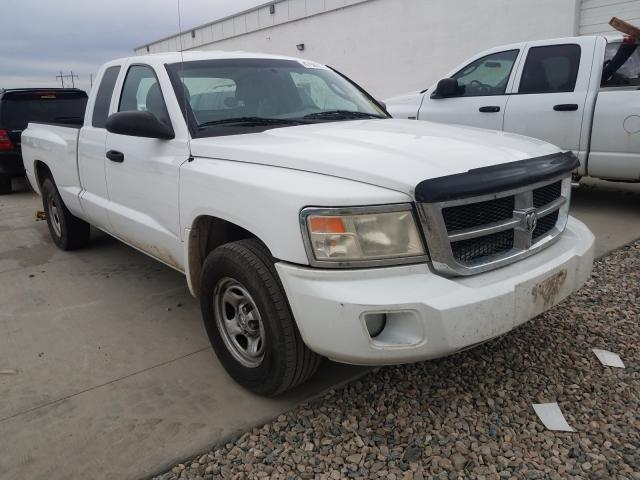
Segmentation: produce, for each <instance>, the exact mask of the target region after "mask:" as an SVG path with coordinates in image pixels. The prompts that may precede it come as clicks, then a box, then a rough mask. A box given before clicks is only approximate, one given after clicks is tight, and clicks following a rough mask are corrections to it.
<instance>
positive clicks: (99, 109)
mask: <svg viewBox="0 0 640 480" xmlns="http://www.w3.org/2000/svg"><path fill="white" fill-rule="evenodd" d="M119 73H120V67H118V66H113V67H109V68H107V69H106V70H105V71H104V75H102V80H101V81H100V87H98V93H97V94H96V100H95V103H94V106H93V117H92V118H91V125H92V126H94V127H96V128H104V127H105V125H106V124H107V117H108V116H109V107H110V106H111V97H112V96H113V89H114V87H115V85H116V80H117V79H118V74H119Z"/></svg>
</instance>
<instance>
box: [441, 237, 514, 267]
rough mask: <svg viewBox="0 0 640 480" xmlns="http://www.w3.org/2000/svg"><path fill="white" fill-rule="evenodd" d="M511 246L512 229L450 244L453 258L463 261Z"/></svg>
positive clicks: (491, 253)
mask: <svg viewBox="0 0 640 480" xmlns="http://www.w3.org/2000/svg"><path fill="white" fill-rule="evenodd" d="M512 248H513V230H504V231H502V232H498V233H492V234H490V235H486V236H484V237H475V238H470V239H468V240H460V241H459V242H454V243H452V244H451V250H452V251H453V256H454V258H455V259H456V260H458V261H459V262H465V263H468V262H472V261H474V260H475V259H477V258H482V257H487V256H490V255H497V254H500V253H503V252H508V251H509V250H511V249H512Z"/></svg>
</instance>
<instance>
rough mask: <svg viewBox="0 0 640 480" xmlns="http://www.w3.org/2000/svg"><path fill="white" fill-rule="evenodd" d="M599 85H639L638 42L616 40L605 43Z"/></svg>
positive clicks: (639, 56) (639, 50)
mask: <svg viewBox="0 0 640 480" xmlns="http://www.w3.org/2000/svg"><path fill="white" fill-rule="evenodd" d="M601 86H602V87H638V86H640V48H639V45H638V44H634V43H622V42H616V43H610V44H608V45H607V49H606V50H605V54H604V66H603V68H602V84H601Z"/></svg>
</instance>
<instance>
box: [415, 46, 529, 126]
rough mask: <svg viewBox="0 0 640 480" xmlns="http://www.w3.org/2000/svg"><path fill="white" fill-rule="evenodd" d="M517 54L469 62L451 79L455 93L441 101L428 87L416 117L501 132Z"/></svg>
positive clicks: (508, 52) (513, 51)
mask: <svg viewBox="0 0 640 480" xmlns="http://www.w3.org/2000/svg"><path fill="white" fill-rule="evenodd" d="M519 55H520V50H519V49H511V50H505V51H501V52H495V53H491V54H489V55H485V56H483V57H480V58H478V59H476V60H473V61H471V62H470V63H469V64H467V65H466V66H465V67H463V68H462V69H460V70H458V71H457V72H456V73H454V74H453V75H452V76H451V78H454V79H456V80H457V82H458V86H459V93H458V94H457V95H454V96H450V97H447V98H441V97H439V96H438V95H435V94H434V88H431V89H430V90H429V92H428V93H427V95H426V96H425V99H424V101H423V102H422V106H421V107H420V112H419V114H418V118H419V119H420V120H430V121H434V122H443V123H458V124H462V125H471V126H474V127H481V128H490V129H494V130H502V123H503V119H504V111H505V107H506V105H507V99H508V98H509V95H508V92H507V88H508V87H509V81H510V79H511V78H512V72H513V71H514V66H515V65H516V63H517V60H518V57H519Z"/></svg>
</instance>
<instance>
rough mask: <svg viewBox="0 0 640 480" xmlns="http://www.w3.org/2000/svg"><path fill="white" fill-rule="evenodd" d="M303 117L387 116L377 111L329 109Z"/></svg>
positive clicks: (354, 117)
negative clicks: (378, 113) (377, 113)
mask: <svg viewBox="0 0 640 480" xmlns="http://www.w3.org/2000/svg"><path fill="white" fill-rule="evenodd" d="M303 118H310V119H311V118H317V119H325V118H326V119H330V120H351V119H360V118H387V117H384V116H382V115H376V114H375V113H366V112H357V111H353V110H327V111H326V112H316V113H310V114H308V115H305V116H304V117H303Z"/></svg>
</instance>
